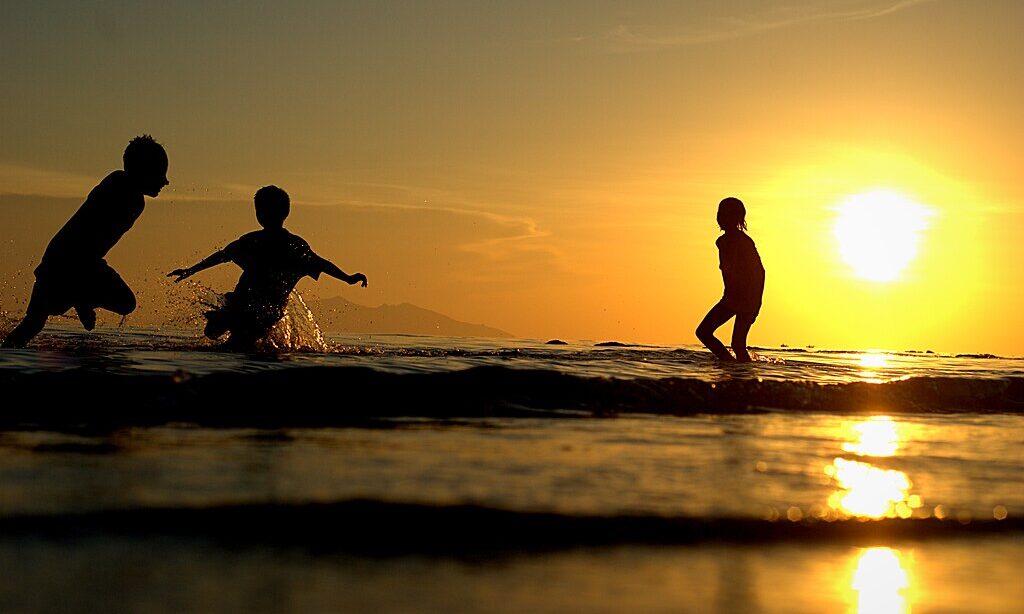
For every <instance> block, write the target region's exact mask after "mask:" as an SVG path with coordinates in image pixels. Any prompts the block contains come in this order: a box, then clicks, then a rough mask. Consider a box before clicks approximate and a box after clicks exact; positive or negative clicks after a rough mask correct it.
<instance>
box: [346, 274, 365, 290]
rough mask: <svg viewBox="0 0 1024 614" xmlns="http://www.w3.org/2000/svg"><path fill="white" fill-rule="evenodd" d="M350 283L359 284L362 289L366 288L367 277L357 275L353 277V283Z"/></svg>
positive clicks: (351, 282)
mask: <svg viewBox="0 0 1024 614" xmlns="http://www.w3.org/2000/svg"><path fill="white" fill-rule="evenodd" d="M348 283H350V284H359V285H361V286H362V287H364V288H365V287H366V275H363V274H362V273H356V274H355V275H353V276H352V281H350V282H348Z"/></svg>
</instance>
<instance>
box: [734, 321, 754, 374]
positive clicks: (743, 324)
mask: <svg viewBox="0 0 1024 614" xmlns="http://www.w3.org/2000/svg"><path fill="white" fill-rule="evenodd" d="M755 317H756V316H751V315H750V314H748V313H738V314H736V322H735V323H734V324H733V326H732V351H733V352H735V353H736V360H737V361H739V362H750V354H749V353H748V352H747V333H749V332H750V327H751V326H753V325H754V318H755Z"/></svg>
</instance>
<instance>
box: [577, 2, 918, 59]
mask: <svg viewBox="0 0 1024 614" xmlns="http://www.w3.org/2000/svg"><path fill="white" fill-rule="evenodd" d="M937 1H938V0H900V1H898V2H887V3H884V4H882V3H877V2H876V3H871V5H870V6H861V7H860V8H849V9H846V10H833V11H826V12H814V11H805V12H799V11H794V10H792V9H788V10H787V9H782V10H776V11H774V12H775V13H776V14H779V13H781V15H778V16H772V15H766V16H764V17H760V18H750V19H733V20H729V22H728V23H723V24H721V27H717V28H713V27H709V28H704V29H702V30H692V31H684V32H676V33H674V34H667V35H658V34H649V33H646V32H643V31H641V29H640V28H637V27H636V26H630V25H626V24H620V25H617V26H615V27H614V28H612V29H611V30H610V31H608V32H607V33H605V34H604V35H602V36H600V37H597V38H596V39H594V38H590V37H573V38H572V39H570V42H575V43H583V42H591V41H594V40H597V41H599V42H602V43H604V44H606V45H608V46H610V47H611V48H612V49H613V50H616V51H627V50H637V49H645V48H646V49H654V48H669V47H685V46H693V45H703V44H709V43H716V42H721V41H727V40H735V39H739V38H744V37H747V36H753V35H755V34H761V33H764V32H768V31H772V30H780V29H783V28H792V27H796V26H800V25H805V24H811V23H828V22H832V23H836V22H847V21H862V20H867V19H875V18H878V17H884V16H886V15H890V14H893V13H896V12H899V11H902V10H905V9H909V8H912V7H914V6H918V5H922V4H928V3H933V2H937ZM787 13H789V14H787Z"/></svg>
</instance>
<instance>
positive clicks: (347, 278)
mask: <svg viewBox="0 0 1024 614" xmlns="http://www.w3.org/2000/svg"><path fill="white" fill-rule="evenodd" d="M320 270H321V271H323V272H324V273H327V274H328V275H330V276H331V277H334V278H336V279H340V280H341V281H343V282H345V283H347V284H349V285H352V284H360V285H361V286H362V287H364V288H365V287H366V275H363V274H362V273H356V274H355V275H349V274H348V273H346V272H345V271H342V270H341V269H339V268H338V266H337V265H335V264H334V263H333V262H331V261H330V260H328V259H326V258H320Z"/></svg>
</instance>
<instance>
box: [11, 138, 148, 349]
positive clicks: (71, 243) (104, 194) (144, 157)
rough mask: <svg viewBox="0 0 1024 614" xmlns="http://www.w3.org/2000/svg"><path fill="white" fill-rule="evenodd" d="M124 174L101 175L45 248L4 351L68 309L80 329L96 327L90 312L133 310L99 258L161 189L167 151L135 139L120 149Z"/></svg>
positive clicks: (127, 292)
mask: <svg viewBox="0 0 1024 614" xmlns="http://www.w3.org/2000/svg"><path fill="white" fill-rule="evenodd" d="M123 159H124V170H119V171H114V172H112V173H110V174H109V175H107V176H106V178H104V179H103V181H101V182H100V183H99V185H97V186H96V187H95V188H93V189H92V191H91V192H89V196H88V198H86V199H85V202H84V203H83V204H82V206H81V207H79V208H78V211H77V212H76V213H75V214H74V215H73V216H71V219H69V220H68V221H67V223H66V224H64V227H63V228H61V229H60V230H59V231H58V232H57V234H56V235H54V237H53V238H52V239H50V244H49V245H48V246H47V247H46V251H45V252H44V253H43V259H42V261H40V263H39V266H38V267H36V270H35V275H36V283H35V285H34V286H33V287H32V296H31V298H29V301H28V308H27V309H26V310H25V317H24V318H23V319H22V321H21V323H20V324H18V326H17V327H16V328H15V329H14V330H13V331H11V333H10V334H9V335H7V338H6V339H4V343H3V345H4V347H15V348H20V347H24V346H25V344H27V343H28V342H29V341H31V340H32V338H33V337H35V336H36V335H37V334H38V333H39V331H41V330H43V327H44V326H45V325H46V320H47V318H48V317H49V316H56V315H61V314H63V313H65V312H67V311H68V310H69V309H72V308H74V309H75V311H76V312H77V313H78V319H79V320H81V322H82V326H84V327H85V330H92V329H93V328H94V327H95V326H96V309H106V310H108V311H113V312H114V313H116V314H120V315H122V316H125V315H128V314H129V313H131V312H133V311H135V294H134V293H132V289H131V288H129V287H128V284H126V283H125V282H124V280H123V279H121V276H120V275H118V274H117V271H115V270H114V269H112V268H110V265H108V264H107V261H106V260H105V259H104V258H105V257H106V255H107V252H109V251H110V248H112V247H114V245H116V244H117V242H118V241H119V240H120V239H121V237H122V236H123V235H124V233H126V232H128V230H129V229H130V228H131V227H132V225H133V224H135V220H137V219H138V218H139V216H140V215H141V214H142V210H143V209H144V208H145V207H146V199H145V198H143V196H151V197H155V196H156V195H157V194H159V193H160V190H162V189H163V188H164V186H166V185H167V152H165V151H164V148H163V147H162V146H161V145H160V144H159V143H157V142H156V141H154V140H153V137H151V136H149V135H148V134H147V135H142V136H138V137H135V138H134V139H132V140H131V142H129V143H128V147H127V148H126V149H125V150H124V157H123Z"/></svg>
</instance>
